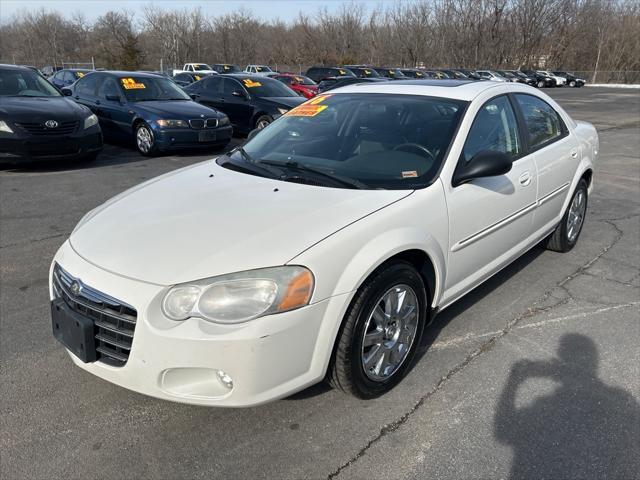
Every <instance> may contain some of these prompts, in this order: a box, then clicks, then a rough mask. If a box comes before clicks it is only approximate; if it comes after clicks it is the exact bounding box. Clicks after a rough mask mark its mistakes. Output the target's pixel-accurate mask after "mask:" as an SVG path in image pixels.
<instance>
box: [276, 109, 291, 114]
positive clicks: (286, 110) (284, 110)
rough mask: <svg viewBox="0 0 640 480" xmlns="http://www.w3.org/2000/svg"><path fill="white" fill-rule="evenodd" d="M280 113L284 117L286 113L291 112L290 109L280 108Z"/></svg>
mask: <svg viewBox="0 0 640 480" xmlns="http://www.w3.org/2000/svg"><path fill="white" fill-rule="evenodd" d="M278 111H279V112H280V115H284V114H285V113H287V112H288V111H289V109H288V108H280V107H278Z"/></svg>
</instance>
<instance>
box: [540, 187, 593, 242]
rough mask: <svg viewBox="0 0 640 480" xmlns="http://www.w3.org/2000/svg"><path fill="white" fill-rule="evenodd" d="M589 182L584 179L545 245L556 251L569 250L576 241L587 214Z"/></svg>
mask: <svg viewBox="0 0 640 480" xmlns="http://www.w3.org/2000/svg"><path fill="white" fill-rule="evenodd" d="M587 195H588V192H587V182H586V181H585V180H584V179H582V180H580V183H578V187H577V188H576V191H575V192H574V194H573V197H572V198H571V202H569V207H568V208H567V211H566V212H565V214H564V216H563V217H562V220H561V221H560V224H559V225H558V226H557V227H556V229H555V230H554V231H553V233H552V234H551V235H550V236H549V237H548V238H547V240H546V244H545V247H546V248H547V249H549V250H553V251H554V252H563V253H564V252H568V251H569V250H571V249H572V248H573V247H575V245H576V243H578V237H579V236H580V232H581V231H582V226H583V225H584V219H585V216H586V214H587V200H588V199H587Z"/></svg>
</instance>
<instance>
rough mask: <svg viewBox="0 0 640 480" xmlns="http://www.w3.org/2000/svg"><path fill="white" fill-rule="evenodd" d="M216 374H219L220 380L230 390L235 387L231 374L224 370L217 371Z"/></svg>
mask: <svg viewBox="0 0 640 480" xmlns="http://www.w3.org/2000/svg"><path fill="white" fill-rule="evenodd" d="M216 375H217V376H218V380H219V381H220V383H221V384H222V385H224V386H225V387H227V388H228V389H229V390H231V389H233V379H232V378H231V377H230V376H229V375H227V374H226V373H225V372H223V371H222V370H218V371H217V372H216Z"/></svg>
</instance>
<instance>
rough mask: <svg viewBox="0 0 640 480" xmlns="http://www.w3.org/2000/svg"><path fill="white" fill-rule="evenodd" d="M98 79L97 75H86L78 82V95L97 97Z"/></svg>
mask: <svg viewBox="0 0 640 480" xmlns="http://www.w3.org/2000/svg"><path fill="white" fill-rule="evenodd" d="M97 83H98V79H97V78H96V75H86V76H84V77H82V78H81V79H80V80H78V84H77V85H76V93H78V94H80V95H95V94H96V85H97Z"/></svg>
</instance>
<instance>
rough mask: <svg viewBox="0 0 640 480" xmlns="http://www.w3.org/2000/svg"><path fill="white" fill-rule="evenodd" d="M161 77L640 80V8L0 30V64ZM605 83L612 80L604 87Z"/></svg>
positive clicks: (237, 17)
mask: <svg viewBox="0 0 640 480" xmlns="http://www.w3.org/2000/svg"><path fill="white" fill-rule="evenodd" d="M92 58H93V59H94V61H95V65H96V66H97V67H104V68H109V69H114V68H119V69H127V70H136V69H149V70H158V69H159V68H160V66H161V65H162V66H163V67H164V68H172V67H176V66H181V65H182V64H183V63H185V62H195V61H197V62H207V63H223V62H228V63H236V64H239V65H245V64H248V63H266V64H269V65H277V66H278V67H279V68H287V69H296V70H297V69H298V68H301V67H306V66H309V65H315V64H325V65H328V64H337V65H343V64H350V63H367V64H375V65H388V66H405V67H415V66H426V67H432V68H438V67H445V66H449V67H458V68H505V69H506V68H525V67H530V68H536V67H549V68H558V69H568V70H574V71H597V72H602V73H601V74H600V76H601V77H605V76H606V72H611V71H616V72H622V73H623V76H624V77H625V79H626V80H627V81H630V79H631V80H633V79H638V78H640V74H639V71H640V2H638V1H637V0H408V1H398V2H396V3H394V4H391V5H388V6H386V7H385V6H380V7H377V8H374V9H367V8H366V7H365V6H364V5H362V4H359V3H357V2H353V3H347V4H343V5H342V6H341V7H340V8H339V9H337V10H332V11H330V10H328V9H326V8H322V9H319V10H318V11H317V12H316V13H314V14H307V13H303V12H300V13H299V14H298V16H297V17H296V18H295V19H294V20H292V21H289V22H283V21H280V20H271V21H265V20H263V19H260V18H257V17H256V16H255V15H254V14H252V12H251V11H249V10H246V9H242V8H241V9H238V10H237V11H235V12H233V13H228V14H225V15H207V14H206V13H204V12H203V10H202V9H200V8H197V9H192V10H186V9H182V10H167V9H163V8H160V7H157V6H154V5H146V6H144V7H143V8H142V9H141V11H140V12H138V13H137V14H134V13H132V12H127V11H121V10H118V11H116V10H114V11H109V12H107V13H105V14H104V15H102V16H100V17H98V18H97V19H95V20H94V21H93V22H89V21H87V19H86V18H85V17H84V16H83V15H82V14H80V13H75V14H72V15H63V14H62V13H60V12H57V11H49V10H44V9H41V10H37V11H23V12H22V13H19V14H16V15H15V16H14V17H13V18H11V19H8V20H7V19H4V20H3V23H2V24H1V25H0V62H3V63H19V64H29V65H35V66H38V67H42V66H44V65H61V64H62V63H63V62H67V63H68V62H89V61H90V60H91V59H92ZM599 80H601V81H607V79H606V78H599Z"/></svg>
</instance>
